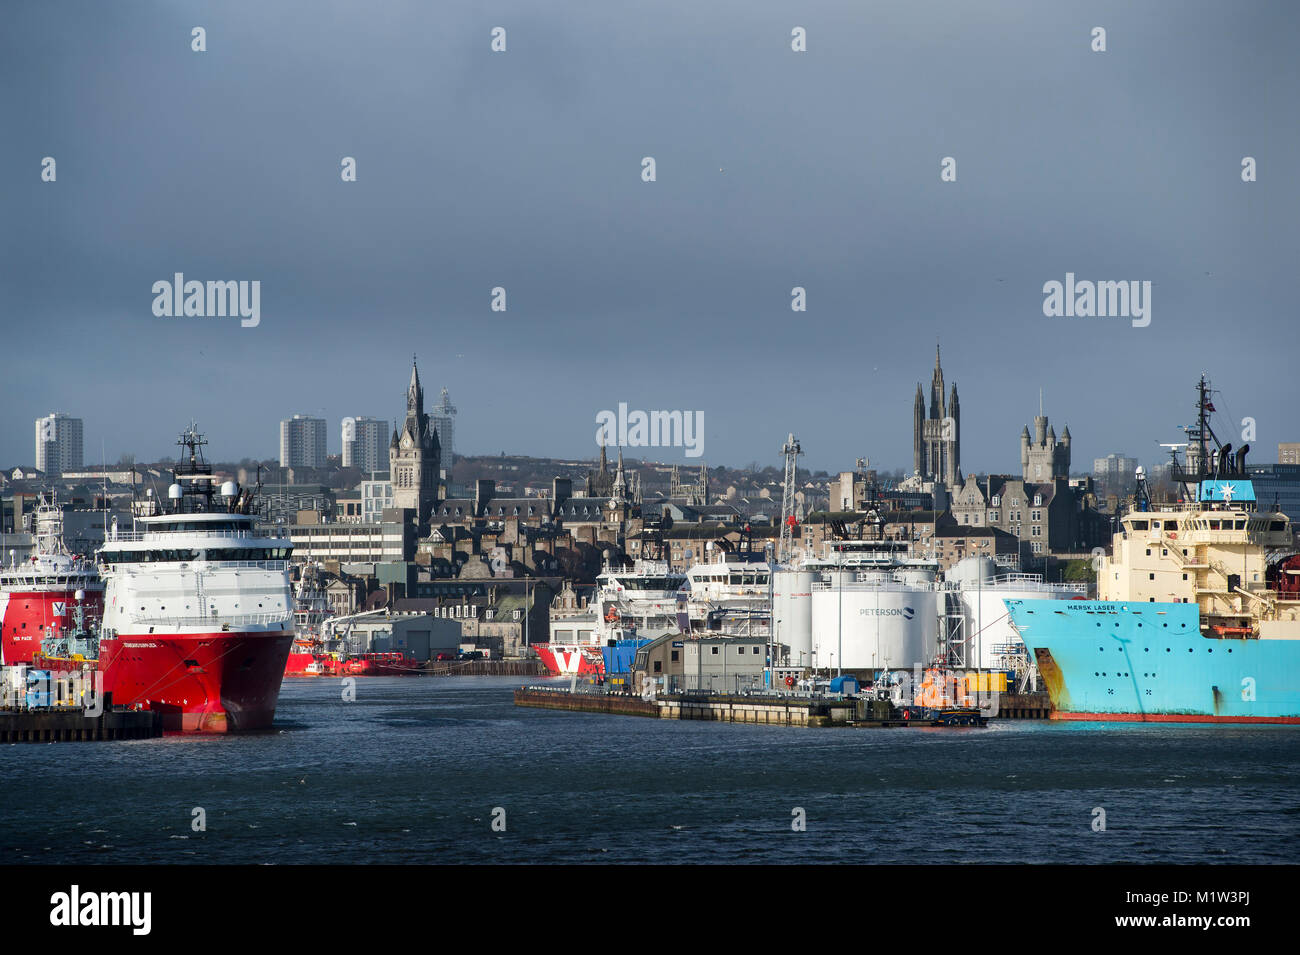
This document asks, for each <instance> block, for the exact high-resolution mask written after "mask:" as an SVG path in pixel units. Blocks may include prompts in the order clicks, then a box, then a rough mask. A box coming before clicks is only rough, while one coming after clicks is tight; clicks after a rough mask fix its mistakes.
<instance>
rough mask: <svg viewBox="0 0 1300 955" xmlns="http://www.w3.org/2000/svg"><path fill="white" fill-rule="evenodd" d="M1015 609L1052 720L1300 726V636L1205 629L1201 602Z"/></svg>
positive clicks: (1018, 604)
mask: <svg viewBox="0 0 1300 955" xmlns="http://www.w3.org/2000/svg"><path fill="white" fill-rule="evenodd" d="M1007 607H1008V609H1009V610H1010V612H1011V617H1012V621H1013V623H1014V625H1015V627H1016V630H1017V631H1018V632H1019V634H1020V637H1021V639H1023V640H1024V642H1025V645H1026V646H1027V647H1028V649H1029V651H1030V653H1031V655H1033V657H1034V659H1035V660H1036V662H1037V663H1038V668H1039V673H1040V675H1041V676H1042V679H1043V683H1044V684H1045V686H1046V688H1047V692H1048V695H1049V696H1050V697H1051V700H1052V709H1053V712H1052V717H1053V718H1054V719H1059V720H1085V721H1097V720H1105V721H1112V720H1113V721H1118V722H1150V723H1290V724H1300V641H1297V640H1259V639H1248V638H1242V637H1235V636H1224V637H1217V636H1205V635H1203V634H1202V632H1201V629H1200V613H1199V609H1198V607H1197V605H1196V604H1193V603H1142V604H1128V603H1119V602H1110V601H1079V600H1045V601H1033V602H1026V601H1018V600H1008V601H1007Z"/></svg>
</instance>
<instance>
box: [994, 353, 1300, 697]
mask: <svg viewBox="0 0 1300 955" xmlns="http://www.w3.org/2000/svg"><path fill="white" fill-rule="evenodd" d="M1210 394H1211V390H1210V386H1209V382H1208V381H1206V379H1205V378H1204V377H1203V376H1202V378H1201V380H1200V382H1199V383H1198V384H1197V386H1196V424H1195V425H1192V426H1189V427H1187V428H1185V429H1184V430H1185V431H1186V433H1187V437H1188V442H1187V443H1185V444H1181V443H1180V444H1172V445H1167V447H1169V448H1171V449H1172V453H1171V457H1172V458H1173V460H1172V461H1171V463H1170V468H1169V475H1170V480H1171V482H1172V484H1173V490H1172V491H1171V492H1166V493H1165V495H1164V497H1165V500H1164V502H1161V503H1158V502H1156V501H1153V500H1152V494H1151V489H1150V488H1149V486H1148V485H1147V481H1146V476H1145V474H1144V472H1143V469H1142V468H1140V467H1139V468H1138V469H1137V472H1136V477H1137V490H1136V491H1135V493H1134V496H1133V500H1132V502H1131V503H1130V506H1129V507H1128V509H1127V511H1126V512H1125V513H1124V514H1123V515H1122V516H1121V517H1120V519H1119V521H1118V524H1117V528H1116V531H1115V534H1114V535H1113V537H1112V539H1111V549H1110V554H1109V555H1104V554H1099V555H1098V557H1097V559H1096V569H1097V598H1098V599H1096V600H1036V601H1028V602H1026V601H1021V600H1007V602H1006V603H1007V607H1008V610H1009V612H1010V615H1011V622H1012V625H1013V626H1014V627H1015V629H1016V630H1017V632H1018V633H1019V634H1020V637H1021V639H1022V640H1023V641H1024V643H1025V647H1026V649H1027V650H1028V651H1029V654H1028V655H1029V657H1030V659H1031V661H1032V662H1033V663H1035V664H1036V665H1037V668H1038V673H1039V675H1040V676H1041V677H1042V680H1043V683H1044V684H1045V685H1046V687H1047V692H1048V695H1049V696H1050V697H1051V699H1052V706H1053V716H1054V717H1055V718H1057V719H1076V720H1133V721H1141V722H1147V721H1166V722H1222V723H1300V553H1297V548H1296V538H1295V533H1294V531H1293V529H1292V525H1291V520H1290V518H1288V517H1287V515H1285V514H1283V513H1281V511H1279V510H1278V508H1277V507H1276V506H1273V507H1271V508H1270V507H1264V508H1260V507H1258V506H1257V502H1256V500H1255V489H1254V486H1253V484H1252V482H1251V480H1250V478H1249V473H1248V472H1247V470H1246V452H1247V450H1249V447H1250V446H1249V445H1243V446H1242V447H1240V448H1238V449H1236V451H1235V453H1234V451H1233V448H1232V445H1231V444H1224V443H1222V442H1220V441H1219V439H1218V437H1217V436H1216V435H1215V433H1214V429H1213V427H1212V426H1211V423H1210V415H1211V413H1212V412H1214V410H1215V408H1214V404H1213V402H1212V401H1211V400H1210ZM1180 448H1186V449H1187V453H1186V460H1185V461H1180V460H1179V458H1178V450H1179V449H1180Z"/></svg>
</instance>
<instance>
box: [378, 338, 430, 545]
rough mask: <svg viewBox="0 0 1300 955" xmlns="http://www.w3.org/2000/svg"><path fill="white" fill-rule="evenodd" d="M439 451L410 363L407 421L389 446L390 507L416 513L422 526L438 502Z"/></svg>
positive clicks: (414, 365)
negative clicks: (407, 509)
mask: <svg viewBox="0 0 1300 955" xmlns="http://www.w3.org/2000/svg"><path fill="white" fill-rule="evenodd" d="M441 460H442V449H441V447H440V446H439V443H438V431H437V429H436V428H435V427H434V425H433V422H432V420H430V418H429V416H428V415H427V414H425V413H424V388H423V387H422V386H421V385H420V370H419V368H418V367H416V364H415V360H414V359H412V360H411V383H410V385H409V386H408V387H407V389H406V420H405V421H404V422H403V423H402V427H401V428H400V429H395V430H394V431H393V439H392V441H390V442H389V445H388V470H389V480H390V481H391V482H392V484H393V506H394V507H404V508H409V509H411V510H413V511H415V512H416V516H417V519H418V520H419V522H420V524H421V525H422V526H423V525H424V524H426V523H427V522H428V519H429V515H430V512H432V510H433V508H434V506H435V505H436V504H437V503H438V485H439V476H440V475H439V465H440V463H441Z"/></svg>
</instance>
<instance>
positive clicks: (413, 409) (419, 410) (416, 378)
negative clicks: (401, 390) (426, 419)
mask: <svg viewBox="0 0 1300 955" xmlns="http://www.w3.org/2000/svg"><path fill="white" fill-rule="evenodd" d="M406 413H407V414H408V415H409V414H416V415H420V416H423V414H424V388H423V387H422V386H421V384H420V369H419V366H418V365H417V364H416V362H415V356H414V355H412V356H411V383H410V384H409V385H407V387H406Z"/></svg>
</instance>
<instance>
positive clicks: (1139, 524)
mask: <svg viewBox="0 0 1300 955" xmlns="http://www.w3.org/2000/svg"><path fill="white" fill-rule="evenodd" d="M1132 527H1133V530H1135V531H1144V530H1146V529H1147V521H1134V522H1133V524H1132Z"/></svg>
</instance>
